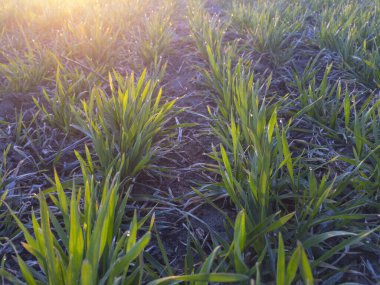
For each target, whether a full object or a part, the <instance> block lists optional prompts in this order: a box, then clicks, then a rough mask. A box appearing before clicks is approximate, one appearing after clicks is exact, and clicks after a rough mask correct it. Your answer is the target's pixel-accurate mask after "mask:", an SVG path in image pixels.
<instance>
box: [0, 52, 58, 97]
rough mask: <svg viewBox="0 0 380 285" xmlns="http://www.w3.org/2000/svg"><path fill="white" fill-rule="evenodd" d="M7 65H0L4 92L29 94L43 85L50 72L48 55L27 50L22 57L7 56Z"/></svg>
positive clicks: (50, 64)
mask: <svg viewBox="0 0 380 285" xmlns="http://www.w3.org/2000/svg"><path fill="white" fill-rule="evenodd" d="M7 60H8V62H7V63H0V75H1V76H3V77H4V78H5V79H6V81H5V85H4V86H2V87H3V89H4V90H6V91H12V92H20V93H24V92H29V91H33V90H35V89H36V87H37V86H39V85H41V84H43V83H44V81H45V80H46V79H47V76H48V72H49V71H50V70H51V66H52V62H53V61H52V58H51V57H50V55H49V53H42V52H41V50H40V51H39V52H34V51H32V50H29V51H27V52H25V53H24V54H23V55H15V56H13V57H9V56H7Z"/></svg>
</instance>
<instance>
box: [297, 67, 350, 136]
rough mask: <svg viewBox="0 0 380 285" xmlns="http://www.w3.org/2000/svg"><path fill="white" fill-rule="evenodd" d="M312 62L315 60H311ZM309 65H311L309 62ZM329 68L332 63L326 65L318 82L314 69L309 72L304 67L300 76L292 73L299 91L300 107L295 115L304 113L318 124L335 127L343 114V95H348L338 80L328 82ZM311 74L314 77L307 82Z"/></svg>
mask: <svg viewBox="0 0 380 285" xmlns="http://www.w3.org/2000/svg"><path fill="white" fill-rule="evenodd" d="M313 62H315V61H314V60H313ZM309 65H310V66H313V64H312V63H310V62H309V64H308V66H309ZM331 68H332V64H330V65H328V66H327V67H326V69H325V72H324V74H323V78H322V80H321V82H320V83H317V79H316V75H315V72H316V71H315V72H311V73H310V72H309V71H308V70H309V69H308V68H306V69H305V73H304V74H303V75H301V76H299V75H297V74H296V73H294V79H295V84H296V86H297V88H298V93H299V99H298V100H299V102H300V105H301V107H302V110H301V111H299V113H298V114H297V116H299V115H301V114H304V113H306V114H308V116H310V117H312V118H313V119H315V120H316V121H318V122H319V123H320V124H322V125H325V126H327V127H329V128H331V129H337V128H338V123H339V120H340V118H341V116H342V114H343V108H344V105H343V104H342V102H343V97H348V96H349V95H348V91H347V90H346V91H345V92H346V94H344V91H342V85H341V83H340V82H339V81H336V82H335V83H334V84H331V83H330V82H329V74H330V72H331ZM311 76H314V77H312V78H311V80H310V81H309V82H307V81H308V80H309V79H310V77H311Z"/></svg>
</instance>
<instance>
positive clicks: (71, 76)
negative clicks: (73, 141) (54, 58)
mask: <svg viewBox="0 0 380 285" xmlns="http://www.w3.org/2000/svg"><path fill="white" fill-rule="evenodd" d="M98 82H99V80H98V78H97V76H96V75H94V74H93V73H90V74H88V75H86V74H84V72H83V71H80V70H78V69H75V70H74V71H70V70H63V71H61V68H60V67H58V68H57V72H56V77H55V84H56V86H55V90H54V92H53V94H52V95H51V94H48V92H47V91H46V90H44V91H43V93H44V97H45V100H46V102H47V106H45V105H44V104H42V103H39V102H38V100H37V99H35V98H34V102H35V104H36V106H37V107H38V109H40V110H42V111H43V113H44V114H45V116H46V119H47V121H48V122H49V124H50V125H52V126H54V127H58V128H61V129H62V130H64V132H65V133H69V131H70V128H71V124H72V123H73V118H74V115H73V114H72V106H78V105H79V103H80V101H81V99H84V98H86V97H88V96H89V94H90V92H91V90H92V88H95V87H96V86H97V85H98Z"/></svg>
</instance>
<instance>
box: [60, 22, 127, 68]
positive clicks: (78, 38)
mask: <svg viewBox="0 0 380 285" xmlns="http://www.w3.org/2000/svg"><path fill="white" fill-rule="evenodd" d="M119 39H120V30H114V29H113V28H112V27H111V26H109V25H107V24H106V23H105V22H104V21H103V20H101V19H99V18H98V17H95V18H94V19H91V21H81V22H79V23H77V22H69V23H68V24H67V26H66V28H65V29H63V33H62V35H61V39H60V41H61V42H62V44H63V45H64V50H65V53H66V54H67V56H68V57H69V58H73V59H75V60H79V61H83V60H85V62H86V63H87V64H89V65H90V66H91V67H99V66H106V67H112V66H114V64H115V62H116V60H117V55H118V54H119V45H118V44H117V42H118V40H119Z"/></svg>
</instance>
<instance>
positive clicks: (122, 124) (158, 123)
mask: <svg viewBox="0 0 380 285" xmlns="http://www.w3.org/2000/svg"><path fill="white" fill-rule="evenodd" d="M115 74H116V73H115ZM110 78H111V77H110ZM115 78H116V81H117V82H116V84H117V86H118V87H117V89H116V88H115V85H114V83H113V81H112V79H110V88H111V94H106V93H105V92H104V91H103V90H100V89H94V90H93V91H92V92H91V95H90V98H89V101H88V102H86V101H83V102H82V108H83V111H81V110H79V109H77V108H76V109H75V111H74V113H75V115H76V120H77V124H76V126H75V127H76V128H77V129H78V130H80V131H82V132H83V133H84V134H85V135H86V136H88V137H89V138H90V139H91V141H92V144H93V148H94V150H95V153H96V155H97V157H98V159H99V164H100V166H101V169H102V170H103V171H105V170H107V169H109V167H110V166H112V165H114V164H115V163H116V164H118V165H119V166H118V169H120V176H121V177H122V179H125V178H133V177H135V176H136V175H137V174H138V173H139V172H140V171H141V170H142V169H145V168H146V167H148V166H149V165H150V163H151V160H152V159H154V158H156V157H157V156H160V153H161V152H162V150H163V149H165V147H167V145H166V146H165V145H164V144H165V141H166V143H167V140H166V139H165V138H164V135H167V136H169V137H170V134H171V133H172V132H173V128H172V127H171V126H169V125H167V124H168V122H169V120H170V119H171V116H172V114H173V105H174V103H175V100H173V101H170V102H165V103H161V95H162V91H161V90H159V91H158V92H157V93H156V91H155V89H156V88H155V86H156V83H154V82H151V80H149V79H148V78H147V76H146V71H144V72H143V74H142V75H141V76H140V78H139V79H138V81H137V83H136V82H135V77H134V75H133V74H131V75H130V76H128V77H126V78H123V77H122V76H120V75H117V74H116V76H115ZM164 127H165V129H164ZM122 158H123V159H122ZM121 164H122V165H121Z"/></svg>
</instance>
